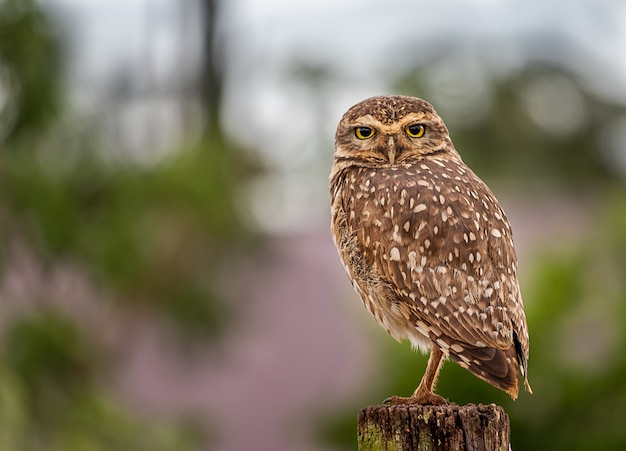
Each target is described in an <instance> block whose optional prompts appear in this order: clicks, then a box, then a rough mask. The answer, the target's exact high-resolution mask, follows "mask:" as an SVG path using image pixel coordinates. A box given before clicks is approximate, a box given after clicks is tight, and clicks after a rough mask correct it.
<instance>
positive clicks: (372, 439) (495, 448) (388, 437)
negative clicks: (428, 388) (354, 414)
mask: <svg viewBox="0 0 626 451" xmlns="http://www.w3.org/2000/svg"><path fill="white" fill-rule="evenodd" d="M509 438H510V425H509V417H508V415H507V414H506V412H505V411H504V409H502V407H500V406H496V405H495V404H490V405H488V406H485V405H483V404H479V405H475V404H468V405H465V406H458V405H456V404H450V405H444V406H419V405H415V406H413V405H390V406H386V405H382V406H371V407H365V408H364V409H361V411H360V412H359V426H358V442H359V451H396V450H397V451H457V450H458V451H509Z"/></svg>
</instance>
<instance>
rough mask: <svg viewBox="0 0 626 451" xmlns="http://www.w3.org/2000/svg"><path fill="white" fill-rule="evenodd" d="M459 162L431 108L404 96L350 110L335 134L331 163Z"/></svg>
mask: <svg viewBox="0 0 626 451" xmlns="http://www.w3.org/2000/svg"><path fill="white" fill-rule="evenodd" d="M435 157H437V158H441V159H455V160H460V156H459V154H458V153H457V151H456V150H455V149H454V145H453V144H452V141H451V140H450V136H449V135H448V129H447V128H446V126H445V125H444V123H443V120H442V119H441V118H440V117H439V116H438V115H437V113H436V112H435V109H434V108H433V107H432V105H431V104H430V103H428V102H426V101H424V100H422V99H418V98H416V97H407V96H379V97H371V98H369V99H366V100H364V101H362V102H360V103H357V104H356V105H354V106H353V107H352V108H350V109H349V110H348V111H347V112H346V113H345V114H344V115H343V117H342V118H341V121H340V122H339V126H338V127H337V133H336V134H335V161H336V162H338V163H340V162H344V163H348V164H357V165H360V166H372V167H379V166H381V165H384V166H387V165H394V164H405V163H413V162H416V161H419V160H421V159H424V158H435Z"/></svg>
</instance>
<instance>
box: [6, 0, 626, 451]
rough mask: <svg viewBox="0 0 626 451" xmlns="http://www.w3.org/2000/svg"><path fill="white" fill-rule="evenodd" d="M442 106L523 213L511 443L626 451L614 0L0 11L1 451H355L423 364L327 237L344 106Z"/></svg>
mask: <svg viewBox="0 0 626 451" xmlns="http://www.w3.org/2000/svg"><path fill="white" fill-rule="evenodd" d="M385 93H399V94H408V95H416V96H419V97H422V98H425V99H427V100H429V101H430V102H431V103H433V104H434V105H435V107H436V108H437V110H438V112H439V113H440V114H441V116H442V117H443V118H444V119H445V121H446V123H447V125H448V128H449V129H450V131H451V135H452V138H453V140H454V142H455V144H456V146H457V148H458V149H459V151H460V153H461V154H462V156H463V158H464V159H465V161H466V162H467V163H468V164H469V165H470V166H471V167H472V168H473V169H474V170H475V171H476V172H477V173H478V174H479V175H480V176H481V177H482V178H483V179H484V180H485V181H486V182H487V183H488V184H489V185H490V186H491V188H492V190H493V191H494V192H495V193H496V195H497V196H498V198H499V199H500V201H501V203H502V204H503V206H504V208H505V210H506V211H507V212H508V215H509V219H510V221H511V222H512V225H513V228H514V231H515V238H516V244H517V250H518V256H519V260H520V266H521V267H520V279H521V285H522V292H523V294H524V300H525V304H526V312H527V317H528V324H529V329H530V336H531V351H530V361H529V373H530V382H531V384H532V386H533V389H534V395H532V396H530V395H528V394H527V393H521V395H520V398H519V399H518V400H517V401H516V402H512V401H511V400H510V399H508V398H507V396H506V395H505V394H504V393H502V392H499V391H498V390H496V389H495V388H492V387H491V386H488V385H487V384H485V383H484V382H481V381H480V380H478V379H477V378H475V377H473V376H471V375H470V374H469V373H467V372H466V371H464V370H462V369H461V368H460V367H458V366H457V365H455V364H452V363H449V364H447V365H446V366H445V367H444V369H443V371H442V374H441V378H440V383H439V392H440V393H441V394H442V395H444V396H445V397H448V398H449V399H451V400H453V401H455V402H457V403H459V404H463V403H468V402H474V403H491V402H495V403H498V404H500V405H502V406H503V407H504V408H505V409H506V411H507V412H508V413H509V415H510V418H511V424H512V443H513V449H515V450H517V451H521V450H535V449H552V450H587V449H595V450H617V449H624V447H626V429H625V428H624V426H623V425H624V422H625V421H626V333H625V331H626V4H625V3H624V2H622V1H620V0H580V1H577V2H568V1H565V0H551V1H545V0H542V1H539V0H528V1H526V2H523V3H520V2H513V1H507V0H501V1H498V0H465V1H452V0H443V1H439V2H425V1H410V0H394V1H390V2H389V1H382V0H365V1H364V0H345V1H342V2H335V1H329V0H325V1H319V0H318V1H300V2H290V1H286V0H271V1H263V2H261V1H254V0H228V1H226V0H187V1H185V2H181V1H177V0H38V1H36V0H0V152H1V154H0V451H5V450H6V451H12V450H20V451H22V450H25V451H29V450H33V451H34V450H59V451H61V450H63V451H74V450H77V451H82V450H85V451H98V450H111V449H115V450H151V451H153V450H220V451H239V450H250V449H257V450H276V451H283V450H285V451H289V450H298V451H299V450H303V451H319V450H350V449H355V448H356V437H355V436H356V418H357V412H358V410H359V409H360V408H361V407H364V406H366V405H368V404H376V403H379V402H381V401H382V400H383V399H384V398H386V397H387V396H389V395H393V394H398V395H409V394H410V393H412V391H413V390H414V388H415V387H416V386H417V384H418V382H419V380H420V378H421V375H422V372H423V370H424V368H425V365H426V357H425V356H421V355H419V354H418V353H415V352H413V351H411V349H410V346H409V345H408V344H406V343H405V344H403V345H400V344H398V343H396V342H394V341H393V340H392V339H391V338H390V337H389V336H387V335H386V334H385V332H384V331H382V329H380V328H379V327H378V326H377V325H376V324H375V322H374V321H373V320H372V319H371V318H370V316H369V314H368V313H367V312H366V311H365V309H364V308H363V307H362V306H361V304H360V302H359V301H358V299H357V297H356V294H354V293H353V292H352V288H351V287H350V285H349V283H348V281H347V277H346V276H345V274H344V271H343V269H342V267H341V265H340V264H339V259H338V257H337V255H336V251H335V249H334V247H333V244H332V241H331V238H330V232H329V226H328V224H329V199H328V193H327V180H328V173H329V170H330V165H331V160H332V153H333V139H334V129H335V126H336V124H337V122H338V121H339V118H340V117H341V114H342V113H343V112H344V111H345V110H347V109H348V108H349V107H350V106H351V105H353V104H355V103H356V102H358V101H360V100H362V99H364V98H366V97H369V96H372V95H377V94H385Z"/></svg>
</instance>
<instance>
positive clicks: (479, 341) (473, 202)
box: [330, 96, 530, 404]
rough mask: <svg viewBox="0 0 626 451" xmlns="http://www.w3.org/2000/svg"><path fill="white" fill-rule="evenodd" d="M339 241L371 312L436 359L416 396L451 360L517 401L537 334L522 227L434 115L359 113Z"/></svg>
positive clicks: (358, 108)
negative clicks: (530, 319) (529, 310)
mask: <svg viewBox="0 0 626 451" xmlns="http://www.w3.org/2000/svg"><path fill="white" fill-rule="evenodd" d="M330 193H331V198H332V199H331V201H332V225H331V229H332V232H333V238H334V241H335V244H336V245H337V248H338V251H339V255H340V257H341V260H342V262H343V264H344V266H345V268H346V271H347V273H348V276H349V277H350V280H351V282H352V284H353V286H354V288H355V290H356V291H357V293H358V294H359V296H360V297H361V300H362V301H363V304H364V305H365V307H366V308H367V309H368V310H369V311H370V313H371V314H372V315H374V317H375V318H376V320H377V321H378V323H379V324H380V325H381V326H382V327H383V328H385V329H386V330H387V331H388V332H389V333H390V334H391V336H392V337H393V338H395V339H396V340H399V341H400V340H402V339H405V338H406V339H408V340H410V342H411V343H412V344H413V345H414V346H415V347H419V348H422V349H431V355H430V359H429V363H428V367H427V369H426V373H425V374H424V377H423V379H422V382H421V383H420V385H419V387H418V388H417V390H416V391H415V393H414V394H413V396H412V397H411V398H406V399H404V398H396V397H394V398H393V399H392V401H396V402H415V403H421V404H429V403H441V402H444V400H443V398H441V397H440V396H438V395H435V394H434V393H433V392H432V390H433V386H434V383H435V381H436V378H437V374H438V372H439V368H440V365H441V360H442V358H443V357H450V358H452V359H453V360H454V361H456V362H457V363H458V364H459V365H461V366H462V367H464V368H466V369H468V370H469V371H470V372H472V373H473V374H475V375H476V376H478V377H479V378H481V379H483V380H485V381H486V382H488V383H490V384H492V385H494V386H496V387H498V388H500V389H502V390H504V391H506V392H507V393H509V394H510V395H511V396H512V397H513V398H516V397H517V395H518V390H519V389H518V368H520V369H521V371H522V374H523V376H524V382H525V384H526V387H527V389H528V390H529V391H530V386H529V385H528V380H527V371H526V368H527V361H528V330H527V326H526V317H525V315H524V307H523V304H522V298H521V294H520V289H519V284H518V281H517V259H516V256H515V250H514V248H513V238H512V232H511V227H510V225H509V222H508V221H507V219H506V215H505V214H504V211H503V210H502V208H501V207H500V205H499V204H498V201H497V200H496V198H495V196H494V195H493V193H492V192H491V191H490V190H489V188H488V187H487V186H486V185H485V184H484V183H483V182H482V181H481V180H480V179H479V178H478V177H477V176H476V175H475V174H474V173H473V172H472V171H471V169H469V168H468V167H467V166H466V165H465V164H464V163H463V161H462V160H461V157H460V156H459V154H458V153H457V151H456V150H455V148H454V145H453V144H452V141H451V140H450V137H449V135H448V131H447V129H446V127H445V125H444V123H443V121H442V120H441V118H440V117H439V116H438V115H437V113H436V112H435V110H434V109H433V107H432V106H431V105H430V104H429V103H428V102H425V101H423V100H421V99H417V98H413V97H404V96H383V97H373V98H370V99H367V100H365V101H363V102H361V103H359V104H357V105H355V106H353V107H352V108H351V109H350V110H348V112H347V113H346V114H345V115H344V116H343V118H342V119H341V121H340V123H339V126H338V128H337V133H336V137H335V158H334V164H333V168H332V173H331V179H330Z"/></svg>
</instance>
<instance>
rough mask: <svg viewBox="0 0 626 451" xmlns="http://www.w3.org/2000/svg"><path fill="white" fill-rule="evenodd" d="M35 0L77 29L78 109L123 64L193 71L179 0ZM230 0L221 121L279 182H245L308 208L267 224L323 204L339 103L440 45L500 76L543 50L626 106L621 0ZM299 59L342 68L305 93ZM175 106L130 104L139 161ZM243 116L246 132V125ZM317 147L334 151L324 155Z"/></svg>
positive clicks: (158, 82) (163, 133) (176, 74)
mask: <svg viewBox="0 0 626 451" xmlns="http://www.w3.org/2000/svg"><path fill="white" fill-rule="evenodd" d="M40 2H41V3H42V4H43V5H46V6H49V7H50V8H51V9H52V10H53V11H54V13H55V14H56V15H57V17H59V18H61V19H62V20H63V21H64V23H65V27H67V28H68V30H69V36H70V39H69V42H70V44H71V52H70V61H69V63H70V64H69V68H68V91H69V92H68V93H69V94H70V98H71V99H72V104H73V105H74V106H75V108H76V109H77V111H78V112H81V111H84V112H86V113H87V114H89V112H90V111H92V110H94V109H97V108H99V107H100V106H101V104H102V102H103V101H106V99H107V96H108V95H109V93H108V91H107V89H108V87H109V85H110V84H111V83H112V80H116V79H117V78H119V76H120V75H122V74H125V75H126V76H129V74H130V79H131V81H134V83H136V84H138V88H139V89H140V90H141V89H146V90H147V91H150V89H153V88H157V89H156V90H158V88H159V87H162V86H167V85H168V83H170V82H171V81H176V80H177V79H179V78H180V77H181V74H182V75H183V76H184V72H185V71H190V72H193V69H194V64H193V62H194V61H195V55H197V54H198V51H199V47H198V41H197V40H195V37H197V28H196V27H195V26H197V22H194V20H190V18H189V17H184V16H183V12H181V11H180V8H179V5H180V3H179V2H180V0H40ZM221 7H222V9H221V16H220V21H219V26H220V33H222V34H223V35H224V36H226V38H227V39H226V42H227V52H228V68H227V85H226V96H225V105H224V113H225V114H224V117H225V121H226V123H225V125H226V127H227V130H229V132H230V134H231V135H233V136H235V137H236V138H237V139H239V140H240V141H241V142H242V143H244V144H246V145H247V146H248V147H250V148H254V149H256V150H257V151H258V153H259V155H260V158H261V160H262V161H264V162H265V163H266V165H267V166H268V167H272V168H274V178H273V179H272V180H273V181H274V182H272V183H273V184H272V183H269V182H268V180H269V179H266V180H263V181H259V183H258V186H255V187H254V189H251V190H248V192H251V193H252V195H254V193H257V195H259V196H270V197H274V198H278V197H279V196H278V194H281V195H282V196H283V197H284V196H287V194H285V193H289V195H292V196H295V197H296V198H297V201H294V199H283V201H282V204H284V205H306V206H307V210H306V211H302V210H299V211H292V212H291V213H285V212H283V213H280V211H281V209H284V205H283V206H282V207H281V205H277V206H276V211H270V214H269V215H268V216H267V217H266V218H264V219H263V218H262V219H260V220H261V221H273V219H272V218H280V217H281V214H282V215H283V216H284V214H287V215H291V217H292V218H293V221H296V222H302V221H304V222H306V221H308V216H307V215H313V216H316V217H317V216H319V212H318V211H315V208H312V207H310V206H314V205H319V208H323V209H325V208H326V205H325V204H326V198H325V196H326V193H325V192H323V190H319V192H315V193H309V192H305V193H299V192H297V191H298V189H299V188H301V187H302V186H303V184H302V183H300V181H301V179H302V177H316V179H315V181H314V182H312V183H310V184H308V185H307V186H316V187H319V186H322V187H323V186H324V185H325V182H324V180H323V179H324V178H325V177H326V173H325V172H326V171H327V168H326V167H322V168H321V169H319V170H318V171H317V172H312V171H311V166H314V165H315V164H316V163H315V162H319V161H322V160H324V161H325V160H329V159H330V155H331V154H332V137H333V134H334V127H335V126H336V123H337V120H338V119H339V117H340V115H341V114H342V112H343V111H345V110H346V109H347V107H349V106H351V105H352V104H354V103H356V102H357V101H359V100H361V99H363V98H365V97H369V96H371V95H374V94H380V93H385V92H388V90H389V87H388V86H387V85H386V84H385V83H386V82H387V81H388V79H389V78H390V75H393V74H396V73H399V72H400V71H401V69H402V68H403V67H404V65H408V64H414V63H415V62H416V61H419V59H420V58H424V57H425V56H428V55H430V54H431V53H432V51H433V50H432V49H433V48H436V47H435V45H436V44H441V43H442V42H452V43H454V46H455V48H458V49H459V50H460V54H461V55H463V54H464V53H463V49H464V48H465V49H467V50H468V51H467V52H465V53H466V54H469V55H472V54H473V53H477V52H476V50H477V49H478V50H479V51H480V53H481V55H482V57H483V58H486V59H487V60H488V61H487V63H488V65H489V66H490V70H492V71H496V72H497V71H507V70H512V69H515V67H516V66H518V65H521V64H523V62H524V60H525V59H527V58H529V57H530V56H532V57H534V58H537V57H540V58H541V57H542V56H543V57H544V58H545V59H546V60H547V61H555V62H557V63H558V64H561V65H564V66H566V67H569V68H570V70H572V71H574V72H575V73H576V74H577V75H578V76H579V77H580V78H581V79H582V80H583V81H584V82H585V83H586V84H587V86H588V87H589V88H590V89H592V90H594V91H595V92H596V93H597V94H598V95H600V96H602V97H604V98H606V99H609V100H610V101H611V102H621V103H624V104H626V2H624V1H622V0H577V1H571V0H551V1H550V0H526V1H524V2H520V1H516V0H439V1H416V0H395V1H388V0H342V1H336V0H301V1H293V0H223V1H222V2H221ZM186 14H188V15H189V14H190V15H192V16H193V14H194V11H193V10H191V11H189V10H188V11H187V12H186ZM192 19H193V17H192ZM194 24H195V25H194ZM531 54H532V55H531ZM489 58H491V60H489ZM298 63H307V64H313V65H316V64H317V65H319V66H323V67H327V68H329V70H331V71H332V72H333V77H331V78H330V79H329V80H328V82H327V83H324V84H323V85H320V86H318V87H317V88H316V92H315V93H312V92H311V90H310V88H309V90H308V91H307V88H306V87H303V86H302V85H301V84H298V83H297V82H295V81H294V80H293V76H292V75H293V71H294V69H295V68H296V66H297V64H298ZM482 63H484V61H483V62H482ZM472 64H473V62H472V60H471V57H470V58H469V60H468V59H464V58H463V56H461V58H460V59H459V60H458V61H453V63H452V66H454V67H451V68H448V69H449V71H450V72H451V73H454V72H457V74H458V73H463V75H464V76H466V75H467V76H468V77H469V76H471V73H472V70H473V68H474V66H473V65H472ZM479 75H480V74H479ZM478 78H479V77H478ZM452 81H453V84H454V80H452ZM478 87H479V86H478ZM477 92H479V91H477ZM153 97H154V96H153ZM429 100H432V99H429ZM172 105H173V104H172V103H170V102H169V100H168V99H167V98H151V99H141V100H139V101H135V102H134V104H133V106H132V108H131V107H129V108H128V110H129V111H130V113H129V112H126V113H122V114H127V116H128V117H123V118H122V120H121V121H120V123H121V124H122V125H124V124H125V125H126V126H127V127H128V129H129V130H128V133H127V134H128V136H129V137H130V138H131V139H130V141H131V142H133V143H135V148H136V149H137V152H139V155H140V157H141V158H144V157H145V155H144V154H145V149H150V153H149V154H148V158H153V157H154V156H155V155H156V156H159V155H161V153H159V151H158V149H157V148H158V146H159V145H161V148H162V149H167V148H168V146H169V147H171V146H173V145H174V144H175V143H176V142H177V140H180V138H181V136H180V135H181V134H183V133H186V132H185V130H186V129H185V127H184V124H179V123H177V118H176V116H175V115H174V114H172ZM146 117H147V118H149V119H150V121H151V122H150V123H151V124H152V125H153V127H152V128H147V127H146V128H143V129H145V130H146V132H144V133H143V134H142V133H141V130H143V129H142V127H141V126H137V124H138V123H141V122H142V120H145V118H146ZM320 117H321V118H322V119H321V121H322V122H321V123H320ZM242 118H244V119H245V123H246V125H245V130H246V133H241V131H242V127H241V121H242ZM155 123H156V124H159V125H157V126H156V128H155V127H154V124H155ZM286 124H288V125H289V128H288V129H285V125H286ZM155 129H156V131H155ZM290 131H291V132H290ZM620 139H622V138H620ZM146 142H148V145H146ZM131 147H132V146H131ZM320 148H324V149H327V150H328V152H327V153H326V154H324V155H323V156H322V158H320V155H319V152H320ZM142 152H143V153H142ZM163 152H165V150H164V151H163ZM624 153H626V151H625V152H624ZM624 160H625V161H626V157H624ZM625 167H626V166H625ZM281 171H282V172H281ZM311 174H313V175H311ZM289 178H292V179H293V180H292V181H289ZM251 183H255V182H251ZM267 191H269V193H268V192H267ZM302 199H305V200H304V201H302ZM316 199H321V200H320V201H319V202H317V201H316ZM250 203H251V205H254V204H255V202H254V200H253V199H252V200H251V201H250ZM279 203H280V202H279ZM264 211H267V205H264ZM280 221H281V223H282V224H288V223H289V220H284V218H281V219H280ZM266 226H267V227H268V228H271V227H272V225H271V224H266Z"/></svg>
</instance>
